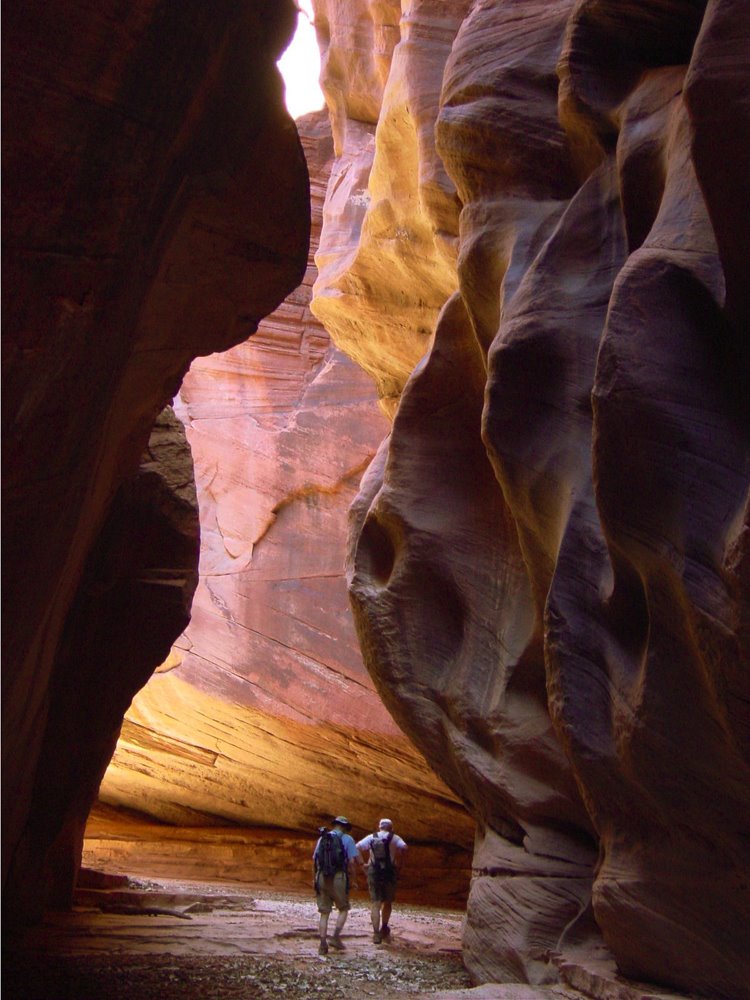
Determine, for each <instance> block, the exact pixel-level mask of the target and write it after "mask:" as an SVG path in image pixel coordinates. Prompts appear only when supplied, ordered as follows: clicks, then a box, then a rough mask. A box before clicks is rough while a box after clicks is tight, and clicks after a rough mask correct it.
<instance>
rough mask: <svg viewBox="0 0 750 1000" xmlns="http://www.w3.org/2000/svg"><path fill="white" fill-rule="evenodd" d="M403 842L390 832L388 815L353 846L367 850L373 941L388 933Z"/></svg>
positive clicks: (401, 858)
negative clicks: (373, 830)
mask: <svg viewBox="0 0 750 1000" xmlns="http://www.w3.org/2000/svg"><path fill="white" fill-rule="evenodd" d="M406 846H407V845H406V842H405V841H404V840H402V839H401V837H399V835H398V834H397V833H394V832H393V823H392V821H391V820H389V819H381V820H380V822H379V823H378V828H377V830H376V831H375V833H370V834H368V835H367V836H366V837H365V838H364V839H363V840H360V841H359V842H358V844H357V850H359V851H363V852H364V851H367V852H368V853H369V860H368V861H367V888H368V889H369V891H370V918H371V919H372V939H373V941H374V942H375V944H380V943H381V941H382V940H383V938H388V937H390V934H391V929H390V926H389V924H388V921H389V920H390V916H391V910H392V909H393V901H394V900H395V898H396V888H397V886H398V876H399V871H400V869H401V866H402V865H403V862H404V855H405V854H406Z"/></svg>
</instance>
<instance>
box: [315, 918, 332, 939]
mask: <svg viewBox="0 0 750 1000" xmlns="http://www.w3.org/2000/svg"><path fill="white" fill-rule="evenodd" d="M329 917H330V913H321V914H320V923H319V924H318V933H319V935H320V940H321V941H325V939H326V934H327V933H328V918H329Z"/></svg>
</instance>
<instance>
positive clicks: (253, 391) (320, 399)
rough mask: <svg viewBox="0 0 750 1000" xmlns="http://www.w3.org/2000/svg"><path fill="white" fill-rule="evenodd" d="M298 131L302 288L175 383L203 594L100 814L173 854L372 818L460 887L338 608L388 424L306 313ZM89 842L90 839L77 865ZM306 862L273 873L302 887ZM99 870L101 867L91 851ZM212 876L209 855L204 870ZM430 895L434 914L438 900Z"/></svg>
mask: <svg viewBox="0 0 750 1000" xmlns="http://www.w3.org/2000/svg"><path fill="white" fill-rule="evenodd" d="M297 126H298V129H299V133H300V138H301V141H302V145H303V149H304V151H305V155H306V158H307V163H308V169H309V173H310V184H311V209H312V210H311V240H310V259H309V265H308V269H307V274H306V277H305V280H304V281H303V283H302V284H301V285H300V286H299V288H297V289H296V290H295V291H294V292H293V294H292V295H290V296H289V297H288V298H287V299H286V300H285V302H284V303H283V304H282V305H281V306H280V307H279V309H277V310H276V311H275V312H274V313H273V314H272V315H271V316H269V317H268V318H267V319H265V320H264V321H263V322H262V323H261V324H260V326H259V328H258V331H257V332H256V333H255V334H254V335H253V337H252V338H251V339H250V340H248V341H246V342H244V343H242V344H240V345H238V346H237V347H234V348H232V349H231V350H229V351H226V352H224V353H222V354H213V355H209V356H208V357H200V358H197V359H196V360H195V361H194V362H193V364H192V366H191V369H190V371H189V373H188V374H187V375H186V377H185V379H184V381H183V384H182V387H181V389H180V393H179V396H178V399H177V401H176V405H177V409H178V412H179V413H180V416H181V418H182V420H183V421H184V422H185V426H186V430H187V435H188V439H189V441H190V447H191V451H192V455H193V461H194V463H195V475H196V482H197V487H198V500H199V506H200V512H201V562H200V581H199V584H198V588H197V591H196V595H195V599H194V601H193V607H192V620H191V622H190V625H189V626H188V628H187V629H186V631H185V633H184V634H183V635H182V636H181V637H180V638H179V639H178V641H177V643H176V644H175V646H174V648H173V650H172V652H171V654H170V656H169V657H168V658H167V659H166V661H165V663H164V664H163V665H162V666H160V667H159V668H158V670H157V671H156V673H155V674H154V676H153V677H152V678H151V680H150V681H149V683H148V685H147V686H146V687H145V688H144V689H143V690H142V691H140V692H139V693H138V695H136V697H135V699H134V701H133V705H132V707H131V709H130V710H129V711H128V713H127V715H126V718H125V723H124V725H123V729H122V734H121V737H120V740H119V742H118V745H117V749H116V751H115V754H114V757H113V759H112V762H111V765H110V767H109V769H108V771H107V774H106V776H105V778H104V781H103V782H102V786H101V791H100V798H101V801H102V802H103V803H105V804H106V805H107V806H109V807H117V808H120V809H124V810H130V811H136V812H138V813H140V814H141V815H142V816H144V817H145V816H148V817H152V818H155V819H157V820H160V821H162V822H166V823H170V824H173V825H175V826H178V827H183V828H186V833H185V836H186V837H187V838H188V840H190V839H191V838H192V836H193V833H192V828H195V827H199V826H206V827H222V826H224V827H230V826H231V827H233V828H234V830H226V831H225V833H224V835H225V836H226V837H229V838H230V839H231V838H232V837H240V836H241V834H240V832H239V831H240V830H241V829H242V830H248V829H249V828H252V827H262V828H266V829H268V830H273V829H277V830H279V829H282V830H286V831H287V834H286V835H285V836H287V835H288V832H289V831H294V832H296V833H297V834H299V835H303V836H304V835H306V836H307V837H308V840H310V838H313V840H312V843H314V837H315V836H316V830H317V828H318V826H320V825H321V824H323V823H329V822H330V820H331V818H332V817H333V816H335V815H337V814H338V813H342V812H343V813H345V814H346V815H348V816H349V817H350V818H351V819H352V821H353V822H354V824H355V827H356V829H357V830H358V831H360V834H361V835H362V836H364V835H365V833H367V832H370V831H371V830H372V829H374V828H375V826H376V824H377V821H378V819H379V817H380V816H381V815H384V814H385V815H388V816H392V817H393V819H394V822H396V823H397V825H398V828H399V830H400V831H401V833H402V835H403V836H404V837H405V838H406V839H407V841H409V842H410V843H412V844H414V842H415V841H417V840H418V841H428V842H430V843H434V842H437V841H440V842H445V843H446V844H447V845H453V847H454V848H456V849H457V850H458V849H459V848H460V850H461V851H462V852H463V855H464V861H463V862H462V865H463V866H464V867H463V868H462V870H461V873H460V878H461V880H462V889H463V891H465V888H466V882H465V878H466V876H465V866H466V864H467V863H468V857H469V856H468V854H467V849H468V848H469V847H470V845H471V842H472V837H473V824H472V821H471V819H470V818H469V817H468V816H467V814H466V812H465V810H464V808H463V806H462V804H461V803H460V802H459V801H458V800H457V798H456V796H455V795H454V794H453V793H451V792H450V791H449V790H448V788H446V787H445V786H444V785H443V783H442V782H441V781H440V780H439V779H438V778H437V777H436V776H435V775H434V773H433V772H431V771H430V769H429V767H428V766H427V765H426V764H425V762H424V759H423V758H422V757H421V756H420V755H419V753H418V752H417V751H415V750H414V748H413V747H412V746H411V745H410V743H409V741H408V740H407V739H406V738H405V737H404V735H403V734H402V733H401V731H400V730H399V729H398V727H397V726H396V725H395V723H394V722H393V720H392V718H391V717H390V716H389V714H388V713H387V711H386V710H385V708H384V706H383V704H382V702H381V700H380V699H379V697H378V695H377V694H376V692H375V689H374V685H373V683H372V680H371V679H370V677H369V675H368V673H367V671H366V670H365V668H364V665H363V663H362V657H361V653H360V651H359V646H358V644H357V639H356V635H355V631H354V627H353V623H352V618H351V612H350V610H349V607H348V600H347V594H346V580H345V576H344V556H345V550H346V528H347V510H348V507H349V505H350V504H351V502H352V500H353V499H354V497H355V495H356V491H357V488H358V485H359V481H360V479H361V476H362V472H363V469H364V468H365V467H366V466H367V465H368V463H369V462H370V460H371V459H372V457H373V455H374V454H375V452H376V450H377V448H378V445H379V444H380V442H381V440H382V439H383V437H384V436H385V434H386V433H387V430H388V422H387V421H386V419H385V418H384V416H383V415H382V414H381V413H380V412H379V410H378V407H377V395H376V392H375V388H374V385H373V383H372V381H371V379H370V378H369V377H368V376H367V375H366V374H365V373H364V372H363V371H362V369H361V368H359V367H358V366H357V365H355V364H354V363H353V362H352V361H351V360H350V359H349V358H348V357H347V356H346V355H345V354H344V353H343V352H342V351H341V350H339V349H338V348H336V347H334V345H333V344H332V343H331V341H330V337H329V336H328V334H327V333H326V331H325V329H324V328H323V327H322V326H321V324H320V323H319V322H318V321H317V320H316V319H315V317H314V316H312V314H311V313H310V310H309V302H310V298H311V292H312V283H313V281H314V279H315V275H316V273H317V272H316V269H315V265H314V263H313V259H312V255H313V253H314V251H315V250H316V249H317V245H318V238H319V234H320V227H321V220H322V207H323V200H324V195H325V190H326V184H327V181H328V176H329V173H330V167H331V161H332V158H333V143H332V138H331V128H330V124H329V121H328V114H327V113H326V112H319V113H316V114H312V115H308V116H306V117H304V118H301V119H299V120H298V122H297ZM177 836H178V835H177V834H176V833H175V834H173V835H172V836H171V837H170V839H169V841H165V846H164V848H163V852H162V853H163V854H168V853H169V844H170V843H171V844H172V845H173V848H174V850H175V862H174V863H175V864H178V863H179V862H178V857H179V855H180V852H179V851H177V849H176V847H175V846H174V845H175V844H176V838H177ZM94 839H95V833H94V830H93V828H92V830H91V831H90V832H89V833H87V850H88V851H89V852H91V851H94V850H95V848H94V845H93V840H94ZM308 846H309V845H308ZM310 849H311V848H310ZM263 851H266V849H265V846H263ZM136 853H137V852H136ZM266 853H267V851H266ZM245 854H246V857H247V862H246V870H245V871H244V878H245V879H248V880H252V879H257V877H258V871H260V870H261V869H262V868H263V865H264V864H265V863H266V862H264V861H260V860H259V859H260V856H259V855H255V856H253V855H252V854H250V852H245ZM309 855H310V850H302V851H295V852H294V853H293V855H292V856H291V857H290V858H288V861H287V864H288V867H289V877H290V878H293V879H294V878H296V879H297V882H298V884H301V885H302V886H303V887H304V888H305V889H306V888H307V886H308V883H309V868H310V864H309ZM96 856H97V857H99V858H100V859H102V860H103V861H107V859H108V853H107V851H106V850H105V849H104V848H102V847H99V848H97V849H96ZM183 856H184V855H183ZM110 860H111V859H110ZM135 861H137V857H136V856H135V855H132V854H131V856H130V863H131V864H132V863H133V862H135ZM194 863H195V862H191V864H194ZM253 864H255V868H256V869H257V870H256V871H253ZM221 870H222V866H221V865H219V866H218V868H217V867H216V866H215V864H214V862H213V861H212V860H211V857H210V852H208V851H207V852H206V856H205V858H204V867H203V874H204V875H205V874H208V873H209V872H211V871H218V872H221ZM423 881H424V879H423ZM428 881H429V880H428ZM434 881H435V882H436V884H435V886H434V889H433V893H434V898H436V899H441V898H442V899H443V900H444V899H448V898H450V897H451V896H454V895H455V892H456V890H455V885H454V884H451V886H448V885H447V884H446V882H445V880H441V879H437V880H434ZM454 881H455V880H454Z"/></svg>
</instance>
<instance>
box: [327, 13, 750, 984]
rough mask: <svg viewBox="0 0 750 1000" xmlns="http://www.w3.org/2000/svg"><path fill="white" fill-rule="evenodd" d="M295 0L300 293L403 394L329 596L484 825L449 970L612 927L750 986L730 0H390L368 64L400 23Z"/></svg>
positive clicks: (743, 370)
mask: <svg viewBox="0 0 750 1000" xmlns="http://www.w3.org/2000/svg"><path fill="white" fill-rule="evenodd" d="M316 10H317V11H318V14H319V16H320V18H321V20H322V23H323V24H324V26H325V30H324V37H323V45H324V47H326V46H327V49H326V51H327V64H326V65H327V67H328V69H327V73H328V77H329V78H328V80H327V81H326V82H325V88H324V89H325V90H326V93H327V98H328V100H329V102H330V104H331V107H332V110H333V114H334V121H337V122H338V126H337V127H338V134H339V136H340V138H339V141H338V146H337V152H338V153H339V160H338V161H337V163H336V164H335V165H334V168H333V177H334V178H336V180H335V181H334V182H332V185H331V187H330V189H329V196H328V200H327V215H326V219H325V225H324V230H323V234H322V238H321V250H320V253H319V261H320V265H321V266H320V278H319V280H318V283H317V284H316V289H315V291H316V298H315V299H314V301H313V310H314V311H315V312H316V314H318V315H319V316H320V317H321V318H322V319H323V320H324V322H325V323H326V325H327V326H328V328H329V329H330V330H331V331H332V333H333V335H334V337H335V339H336V341H337V342H338V343H339V344H341V345H342V346H343V347H344V348H345V349H346V350H347V351H348V352H350V353H351V354H352V356H353V357H355V358H357V360H359V361H360V363H362V364H364V365H365V367H367V368H368V370H370V371H373V372H375V374H376V375H377V377H378V381H379V386H380V391H381V393H382V395H383V397H384V400H385V404H386V405H387V407H388V408H389V409H390V410H393V409H394V408H395V399H394V397H395V396H397V395H398V394H399V392H401V388H402V386H403V387H404V388H403V392H402V394H401V396H400V402H399V403H398V409H397V412H396V415H395V419H394V423H393V432H392V434H391V436H390V440H389V441H388V442H386V443H385V444H384V446H383V448H382V449H381V451H380V453H379V456H378V458H377V459H376V461H375V462H374V463H373V464H372V466H371V467H370V469H369V470H368V473H367V475H366V477H365V479H364V482H363V485H362V489H361V491H360V494H359V497H358V499H357V501H356V503H355V505H354V508H353V517H352V532H351V543H350V559H349V572H350V594H351V599H352V603H353V606H354V610H355V617H356V620H357V626H358V631H359V635H360V640H361V642H362V645H363V649H364V653H365V659H366V662H367V665H368V668H369V669H370V671H371V673H372V675H373V677H374V679H375V682H376V684H377V686H378V689H379V691H380V692H381V694H382V696H383V698H384V700H385V702H386V704H387V705H388V706H389V708H390V709H391V711H392V712H393V714H394V717H395V718H396V719H397V720H398V722H399V723H400V725H401V726H402V727H403V728H404V730H405V731H407V732H408V733H409V734H410V735H411V736H412V738H413V739H414V741H415V743H416V744H417V746H418V747H420V749H421V750H422V751H423V752H424V753H425V755H426V756H427V758H428V760H429V761H430V762H431V763H432V765H433V766H434V767H435V768H436V770H438V772H439V773H440V774H441V775H442V777H443V778H444V779H445V780H446V782H447V783H448V784H449V785H450V786H451V787H452V788H453V789H454V790H455V791H456V792H457V793H458V794H459V795H460V796H461V797H462V798H463V799H464V800H465V801H467V802H469V803H470V804H471V810H472V812H473V814H474V816H475V817H476V819H477V821H478V830H479V832H478V837H477V843H476V849H475V859H474V878H473V883H472V890H471V897H470V900H469V908H468V914H467V924H466V931H465V940H464V946H465V957H466V960H467V963H468V965H469V968H470V970H471V971H472V974H473V975H474V976H475V978H476V979H477V980H478V981H491V980H493V979H499V980H503V979H508V978H511V979H518V980H522V981H531V982H545V981H548V980H552V979H554V978H555V976H556V975H557V969H556V966H557V965H558V964H559V963H560V962H564V961H566V960H567V958H569V957H570V956H572V955H575V954H576V952H577V951H578V950H580V949H581V948H584V949H586V948H588V949H589V950H591V949H594V948H596V947H597V946H598V945H597V942H600V941H601V937H600V935H601V936H603V939H604V941H605V942H606V944H607V946H608V947H609V949H610V950H611V953H612V954H613V955H614V956H615V958H616V960H617V964H618V966H619V968H620V970H621V971H622V972H623V973H625V974H626V975H629V976H631V977H633V978H637V979H648V980H652V981H655V982H658V983H663V984H666V985H668V986H672V987H676V988H681V989H684V990H687V991H696V992H700V993H706V994H710V995H715V996H722V997H727V998H729V997H733V998H736V997H747V996H748V995H749V994H748V986H747V984H748V982H750V968H749V967H748V956H750V939H749V938H748V928H750V921H749V920H748V914H749V913H750V895H749V891H748V883H747V880H746V877H745V873H746V871H747V867H748V862H749V861H750V857H748V843H750V840H748V832H749V831H750V792H749V789H750V783H749V782H748V778H749V777H750V774H749V773H748V758H749V751H750V740H749V735H750V729H749V728H748V715H747V704H748V696H749V695H750V679H749V678H750V674H749V668H750V641H749V640H750V633H749V632H748V609H749V607H750V586H749V582H750V581H749V579H748V567H749V565H750V557H749V554H748V538H749V537H750V532H749V531H748V481H749V479H750V457H749V456H750V448H749V442H748V436H749V432H748V428H749V427H750V419H748V418H749V416H750V414H749V413H748V404H747V400H748V399H749V398H750V392H749V390H750V371H749V367H750V366H749V365H748V348H747V344H748V339H747V335H748V318H749V315H750V314H749V312H748V287H750V286H749V285H748V281H747V277H748V273H747V264H746V255H744V254H743V251H742V249H741V236H740V233H741V232H746V231H747V224H748V222H749V221H750V219H748V208H747V206H748V204H750V200H748V183H749V178H750V169H748V168H749V167H750V163H749V162H748V158H749V157H750V116H749V115H748V107H749V105H748V91H749V90H750V65H749V59H750V11H749V10H748V7H747V5H744V4H741V3H739V2H736V0H711V2H710V3H708V4H703V3H698V2H691V0H675V2H673V3H660V2H658V0H649V2H645V3H644V2H642V3H628V2H625V3H620V2H614V0H613V2H593V0H575V2H574V0H555V2H546V0H545V2H541V0H521V2H515V3H510V2H493V3H490V2H483V0H479V2H476V3H473V4H468V3H465V4H464V3H458V2H456V3H450V4H447V3H446V4H435V3H428V2H419V0H412V2H409V0H405V2H404V3H403V4H402V17H401V21H400V36H399V37H400V40H399V41H398V42H397V43H396V44H395V46H394V45H393V35H392V31H389V35H388V38H389V43H388V46H387V49H386V48H385V47H384V48H383V49H382V53H383V58H386V57H387V56H388V54H389V53H391V61H390V69H389V72H388V73H387V75H386V74H384V73H383V71H382V65H381V66H380V67H379V70H380V72H379V73H378V75H377V77H374V75H373V73H372V72H371V66H370V62H369V60H368V56H367V54H366V53H364V54H363V46H362V45H361V44H359V40H360V39H361V38H363V37H365V36H367V35H368V32H369V34H370V35H371V36H372V37H382V34H383V25H384V23H386V22H387V23H388V24H389V25H390V24H391V23H392V21H393V19H394V11H393V10H392V9H391V8H390V7H387V6H386V5H384V4H379V5H370V4H366V3H364V2H361V3H353V4H350V5H349V6H348V8H347V11H348V13H347V17H346V18H345V19H344V18H342V24H341V27H338V28H337V27H336V23H335V21H336V18H337V16H340V11H339V8H338V6H337V5H336V4H334V3H330V2H325V0H319V2H318V3H316ZM352 11H355V13H352ZM352 24H354V25H356V26H357V31H356V32H355V34H354V35H352V34H351V33H350V32H348V31H347V30H345V26H346V27H348V28H350V27H351V25H352ZM438 79H439V80H441V81H442V83H441V90H440V92H439V93H438V88H437V86H436V84H435V81H436V80H438ZM347 81H355V83H353V84H352V86H353V87H355V88H356V89H357V91H358V92H359V91H360V90H362V89H363V88H365V86H367V88H369V89H367V93H368V95H369V100H368V101H367V102H365V101H364V100H363V101H361V102H360V104H361V106H363V107H364V105H365V104H366V105H367V114H366V116H365V115H361V116H360V114H359V113H358V112H357V111H355V109H353V108H351V109H347V108H346V106H345V104H344V103H343V102H342V100H341V99H340V96H339V95H340V94H341V93H346V92H347ZM378 100H379V101H380V108H381V110H380V113H379V115H378V116H377V123H375V115H374V114H373V110H372V108H373V107H374V106H375V105H376V103H377V101H378ZM358 107H359V105H358ZM394 109H398V110H397V111H396V113H395V115H394V114H393V113H392V112H393V110H394ZM347 115H348V118H347V117H346V116H347ZM360 118H363V119H364V122H362V121H361V120H360ZM431 123H436V125H435V132H434V142H433V141H431V136H432V132H431ZM415 136H417V137H419V138H420V139H421V140H422V142H421V143H420V142H419V141H413V142H410V141H408V137H411V138H412V139H413V138H414V137H415ZM369 163H372V167H369ZM368 169H369V171H370V172H369V173H368ZM722 169H725V170H726V174H725V176H722V175H721V171H722ZM425 176H430V177H433V178H439V182H438V183H437V185H436V188H433V190H437V191H439V198H438V201H439V204H440V205H441V206H443V209H442V210H441V211H440V212H438V213H437V214H435V213H434V212H433V211H432V206H431V205H430V203H429V199H428V198H427V197H426V194H425V187H423V183H422V182H423V178H424V177H425ZM448 178H450V180H448ZM451 185H454V188H453V187H452V186H451ZM449 205H453V208H452V209H451V210H450V211H448V209H447V206H449ZM459 209H460V214H458V210H459ZM383 220H389V224H390V228H389V227H388V225H384V224H383ZM400 232H409V233H414V234H415V236H416V238H415V239H414V240H411V239H406V238H400V237H399V233H400ZM394 258H396V261H397V262H395V263H394ZM388 278H390V279H392V281H391V283H390V285H389V290H388V291H387V292H386V293H385V294H386V298H385V301H386V302H388V303H389V308H387V309H385V310H383V309H381V310H380V311H378V306H379V303H381V296H382V295H383V284H384V283H386V282H387V280H388ZM426 287H429V289H430V291H429V293H428V294H425V288H426ZM396 293H397V294H398V296H399V301H400V302H402V303H403V304H404V308H402V309H394V308H390V304H391V303H392V301H393V297H394V294H396ZM415 303H421V306H420V307H419V308H415V307H414V304H415ZM376 313H377V316H376ZM426 327H428V328H429V329H430V330H431V331H432V332H431V335H430V336H427V335H426V332H425V328H426ZM418 359H421V360H418ZM415 362H418V363H416V365H415ZM410 366H412V368H413V370H412V373H411V375H410V376H409V377H408V380H407V377H406V370H407V369H408V368H409V367H410Z"/></svg>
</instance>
